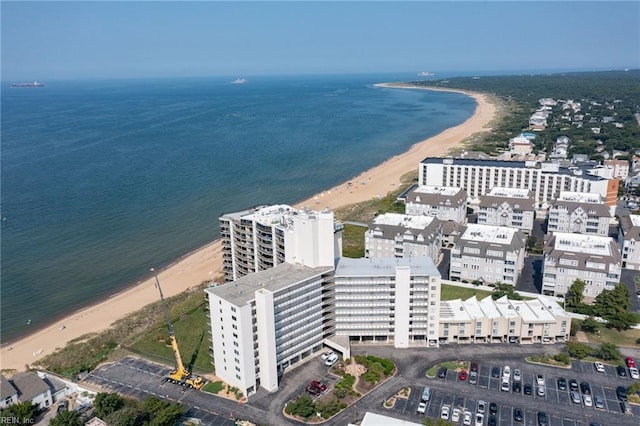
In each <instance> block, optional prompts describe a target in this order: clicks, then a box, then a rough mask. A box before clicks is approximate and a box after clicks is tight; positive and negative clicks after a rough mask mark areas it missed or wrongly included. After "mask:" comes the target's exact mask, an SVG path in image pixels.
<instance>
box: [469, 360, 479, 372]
mask: <svg viewBox="0 0 640 426" xmlns="http://www.w3.org/2000/svg"><path fill="white" fill-rule="evenodd" d="M469 371H471V372H475V373H477V372H478V363H477V362H472V363H471V366H470V367H469Z"/></svg>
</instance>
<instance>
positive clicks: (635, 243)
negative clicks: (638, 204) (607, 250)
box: [618, 214, 640, 270]
mask: <svg viewBox="0 0 640 426" xmlns="http://www.w3.org/2000/svg"><path fill="white" fill-rule="evenodd" d="M618 242H619V243H620V244H621V245H622V267H623V268H626V269H634V270H640V215H636V214H632V215H626V216H621V217H620V228H619V231H618Z"/></svg>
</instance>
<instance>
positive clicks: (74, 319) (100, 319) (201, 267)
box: [0, 83, 498, 371]
mask: <svg viewBox="0 0 640 426" xmlns="http://www.w3.org/2000/svg"><path fill="white" fill-rule="evenodd" d="M375 87H382V88H392V89H413V90H434V91H447V92H456V93H461V94H464V95H467V96H470V97H472V98H473V99H474V100H475V101H476V109H475V110H474V113H473V114H472V115H471V117H469V118H468V119H467V120H465V121H464V122H463V123H461V124H459V125H457V126H454V127H450V128H447V129H445V130H443V131H442V132H440V133H438V134H436V135H434V136H431V137H429V138H427V139H424V140H421V141H419V142H417V143H415V144H413V145H412V146H411V147H410V148H409V149H408V150H407V151H405V152H403V153H401V154H398V155H395V156H393V157H391V158H389V159H387V160H385V161H384V162H382V163H381V164H378V165H376V166H374V167H372V168H370V169H368V170H366V171H363V172H362V173H360V174H359V175H357V176H354V177H353V178H352V179H350V180H348V181H347V182H353V184H352V185H350V186H349V187H348V186H347V182H342V183H340V184H339V185H336V186H334V187H332V188H330V189H327V190H324V191H322V192H320V193H318V194H315V195H312V196H310V197H309V198H307V199H304V200H302V201H299V202H296V203H295V204H292V205H293V206H295V207H297V208H301V207H309V208H310V209H313V210H321V209H324V208H329V209H336V208H338V207H342V206H344V205H348V204H353V203H358V202H362V201H365V200H369V199H371V198H376V197H378V196H384V195H386V194H387V193H388V192H389V191H392V190H394V189H396V188H397V187H398V185H400V184H401V182H400V178H401V177H402V176H403V175H404V174H406V173H408V172H410V171H412V170H415V169H416V168H417V166H418V164H419V163H420V161H422V160H423V159H424V158H426V157H430V156H431V157H437V156H444V155H446V154H447V153H448V152H449V151H450V150H451V149H454V148H459V147H460V146H461V143H462V141H463V140H464V139H466V138H468V137H469V136H471V135H473V134H475V133H478V132H483V131H488V130H490V129H489V128H488V127H487V125H488V124H489V123H490V122H491V121H492V120H493V119H494V118H495V117H496V116H497V112H498V109H497V106H496V105H495V103H493V102H492V101H491V98H490V96H489V95H487V94H484V93H477V92H468V91H464V90H457V89H451V90H450V89H440V88H426V87H416V86H411V85H408V84H401V83H379V84H376V85H375ZM221 250H222V241H221V240H220V239H216V240H214V241H211V242H209V243H208V244H206V245H204V246H202V247H199V248H197V249H195V250H193V251H191V252H189V253H186V254H184V255H182V256H180V257H178V258H176V259H175V260H173V261H171V262H169V263H168V264H167V265H166V266H165V267H164V268H163V269H162V270H161V271H159V272H158V279H159V280H160V282H161V283H162V289H163V293H164V295H165V297H171V296H174V295H176V294H178V293H181V292H183V291H186V290H187V289H189V288H192V287H195V286H198V285H200V283H202V282H203V281H206V280H211V279H213V278H215V277H217V276H219V275H220V274H221V269H222V256H221ZM154 283H155V281H154V278H153V276H152V275H148V276H144V277H141V278H140V279H139V280H137V281H136V282H135V283H131V284H129V285H127V286H124V287H122V288H121V289H120V290H118V291H116V292H115V293H113V294H111V295H109V296H107V298H106V299H102V300H99V301H97V302H95V303H93V304H91V305H89V306H87V307H84V308H81V309H79V310H77V311H75V312H73V313H71V314H62V315H61V316H60V317H59V318H58V319H56V320H54V321H53V322H52V323H50V324H49V325H47V326H44V327H42V328H40V329H37V330H34V331H33V332H32V333H29V334H28V335H26V336H23V337H19V338H16V339H14V340H12V341H9V342H6V343H3V344H2V347H1V348H0V369H15V370H18V371H23V370H24V368H25V365H26V364H31V363H33V362H35V361H37V360H38V359H40V357H42V356H44V355H48V354H50V353H52V352H54V351H55V350H56V349H58V348H61V347H63V346H65V345H66V344H67V343H69V342H70V341H71V340H74V339H77V338H78V337H81V336H84V335H86V334H89V333H99V332H101V331H104V330H106V329H108V328H109V327H110V326H111V324H112V323H114V322H115V321H117V320H118V319H119V318H122V317H124V316H125V315H127V314H129V313H131V312H134V311H137V310H139V309H142V308H143V307H144V306H146V305H148V304H150V303H153V302H156V301H158V293H157V290H156V288H155V286H154Z"/></svg>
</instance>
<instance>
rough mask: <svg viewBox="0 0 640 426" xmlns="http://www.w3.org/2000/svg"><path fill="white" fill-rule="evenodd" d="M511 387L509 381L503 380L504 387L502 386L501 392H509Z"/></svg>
mask: <svg viewBox="0 0 640 426" xmlns="http://www.w3.org/2000/svg"><path fill="white" fill-rule="evenodd" d="M510 387H511V386H509V380H507V379H502V385H501V386H500V390H501V391H503V392H509V388H510Z"/></svg>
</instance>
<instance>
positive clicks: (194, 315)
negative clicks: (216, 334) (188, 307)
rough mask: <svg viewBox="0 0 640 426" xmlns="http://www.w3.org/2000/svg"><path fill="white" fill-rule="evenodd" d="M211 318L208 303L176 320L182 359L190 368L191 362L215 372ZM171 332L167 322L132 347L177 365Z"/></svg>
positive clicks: (147, 355)
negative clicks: (210, 332)
mask: <svg viewBox="0 0 640 426" xmlns="http://www.w3.org/2000/svg"><path fill="white" fill-rule="evenodd" d="M208 322H209V321H208V316H207V311H206V310H205V305H201V306H199V307H197V308H196V309H194V310H193V311H192V312H189V313H187V314H184V315H181V316H180V317H179V318H178V319H176V320H172V323H173V329H174V331H175V334H176V338H177V339H178V346H179V349H180V355H181V356H182V362H183V363H184V365H185V367H187V368H188V366H189V365H193V367H194V368H195V369H196V370H201V371H204V372H213V366H212V365H211V356H210V355H209V350H208V349H209V337H208V330H207V327H208ZM168 336H169V333H168V331H167V327H166V325H163V326H161V327H159V328H155V329H153V330H152V331H150V332H149V333H146V334H144V335H143V336H142V338H140V339H139V340H138V341H136V342H135V343H134V344H133V345H130V346H129V349H131V350H132V351H133V352H135V353H139V354H141V355H143V356H145V357H149V358H151V359H158V360H163V361H164V362H165V363H168V364H169V365H175V358H174V355H173V351H172V350H171V347H170V346H168V345H167V343H166V342H165V339H167V338H168Z"/></svg>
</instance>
